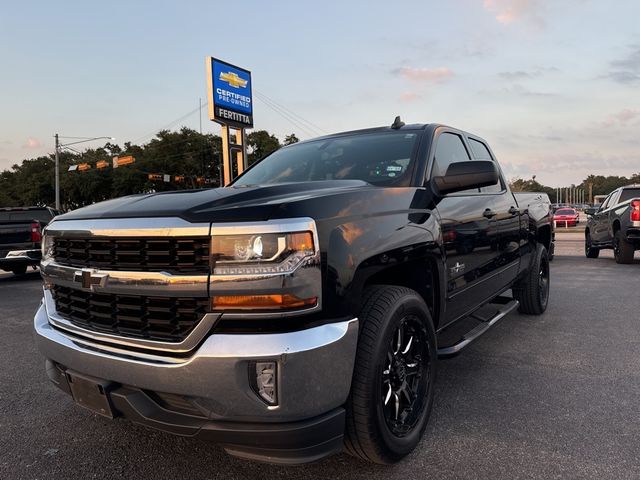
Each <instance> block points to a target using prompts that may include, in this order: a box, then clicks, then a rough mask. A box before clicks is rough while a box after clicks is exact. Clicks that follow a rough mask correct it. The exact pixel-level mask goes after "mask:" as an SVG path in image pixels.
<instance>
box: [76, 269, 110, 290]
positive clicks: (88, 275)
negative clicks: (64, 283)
mask: <svg viewBox="0 0 640 480" xmlns="http://www.w3.org/2000/svg"><path fill="white" fill-rule="evenodd" d="M108 276H109V275H107V274H106V273H97V272H95V271H94V270H91V269H90V268H83V269H82V270H80V271H76V272H75V273H74V274H73V281H74V282H78V283H81V284H82V288H90V289H92V290H93V286H94V285H100V286H101V287H104V285H105V283H106V281H107V277H108Z"/></svg>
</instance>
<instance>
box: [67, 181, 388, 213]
mask: <svg viewBox="0 0 640 480" xmlns="http://www.w3.org/2000/svg"><path fill="white" fill-rule="evenodd" d="M370 189H379V187H374V186H373V185H371V184H369V183H366V182H363V181H360V180H340V181H323V182H304V183H287V184H279V185H268V186H247V187H226V188H214V189H203V190H179V191H173V192H162V193H151V194H141V195H130V196H127V197H121V198H116V199H113V200H107V201H105V202H100V203H96V204H93V205H90V206H87V207H84V208H80V209H78V210H74V211H72V212H69V213H66V214H64V215H61V216H59V217H57V218H56V220H90V219H98V218H142V217H180V218H183V219H185V220H187V221H190V222H210V221H263V220H268V219H270V218H272V217H273V216H274V214H275V212H276V211H277V210H278V209H280V208H281V207H283V206H284V205H287V204H290V203H292V202H301V201H305V200H309V199H320V198H324V197H328V196H335V195H340V194H345V193H349V192H354V191H362V190H370ZM276 216H279V215H276Z"/></svg>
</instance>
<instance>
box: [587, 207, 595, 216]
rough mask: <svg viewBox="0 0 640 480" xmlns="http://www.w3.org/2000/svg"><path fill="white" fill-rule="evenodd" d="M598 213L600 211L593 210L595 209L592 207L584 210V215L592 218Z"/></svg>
mask: <svg viewBox="0 0 640 480" xmlns="http://www.w3.org/2000/svg"><path fill="white" fill-rule="evenodd" d="M597 212H598V209H597V208H593V207H592V208H585V209H584V213H585V214H586V215H589V216H591V215H595V214H596V213H597Z"/></svg>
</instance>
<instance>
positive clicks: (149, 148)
mask: <svg viewBox="0 0 640 480" xmlns="http://www.w3.org/2000/svg"><path fill="white" fill-rule="evenodd" d="M246 141H247V150H248V152H249V153H248V162H249V164H252V163H253V162H255V161H256V160H258V159H260V158H263V157H264V156H266V155H268V154H269V153H271V152H273V151H275V150H277V149H278V148H280V147H281V146H282V145H288V144H290V143H295V142H297V141H298V138H297V137H296V135H295V134H291V135H288V136H286V137H285V139H284V142H283V143H280V141H279V140H278V138H277V137H276V136H275V135H272V134H270V133H269V132H267V131H265V130H257V131H253V132H251V133H249V134H248V135H247V139H246ZM128 155H131V156H133V157H134V158H135V163H133V164H129V165H123V166H120V167H118V168H112V167H111V161H110V160H111V157H113V156H120V157H122V156H128ZM104 160H109V167H107V168H102V169H98V168H97V165H96V164H97V163H98V162H100V161H104ZM59 161H60V200H61V207H62V210H63V211H69V210H73V209H76V208H80V207H83V206H85V205H90V204H92V203H95V202H99V201H102V200H107V199H110V198H115V197H121V196H123V195H130V194H134V193H145V192H161V191H167V190H181V189H190V188H198V187H217V186H219V185H220V178H221V173H220V170H221V168H222V139H221V137H219V136H218V135H213V134H201V133H198V132H197V131H195V130H192V129H190V128H186V127H184V128H182V129H180V130H179V131H168V130H162V131H160V132H158V134H157V135H156V136H155V137H154V138H153V139H152V140H151V141H150V142H148V143H146V144H144V145H134V144H132V143H131V142H126V143H125V144H124V146H122V147H120V146H119V145H116V144H112V143H106V144H105V145H104V146H102V147H99V148H95V149H88V150H86V151H84V152H81V153H78V152H72V151H68V150H65V149H63V150H62V151H61V152H60V154H59ZM85 163H86V164H89V165H90V166H91V168H90V169H88V170H84V171H79V170H75V171H69V167H70V166H72V165H78V164H85ZM54 169H55V155H54V154H53V153H52V154H50V155H46V156H41V157H38V158H33V159H29V160H24V161H23V162H22V163H21V164H19V165H18V164H16V165H13V166H12V167H11V168H10V169H8V170H5V171H3V172H0V207H17V206H45V205H48V206H53V205H54V202H55V184H54V182H55V180H54ZM154 174H156V175H157V174H161V175H162V177H161V179H160V180H157V179H154V178H157V177H152V178H149V177H150V175H154ZM165 175H168V179H169V181H168V182H165V181H164V180H165V177H164V176H165Z"/></svg>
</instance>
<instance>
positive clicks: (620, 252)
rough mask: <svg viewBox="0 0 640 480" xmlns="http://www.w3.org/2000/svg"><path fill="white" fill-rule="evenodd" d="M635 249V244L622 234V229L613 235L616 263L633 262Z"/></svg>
mask: <svg viewBox="0 0 640 480" xmlns="http://www.w3.org/2000/svg"><path fill="white" fill-rule="evenodd" d="M634 250H635V249H634V248H633V245H632V244H630V243H629V242H627V240H626V239H625V238H624V236H623V235H622V230H618V231H617V232H616V233H615V235H614V237H613V257H614V258H615V259H616V263H633V252H634Z"/></svg>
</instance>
